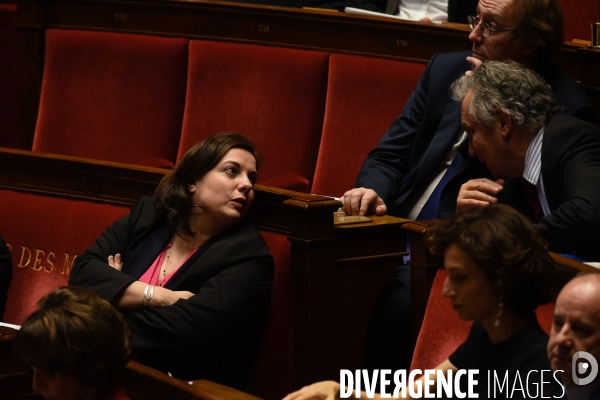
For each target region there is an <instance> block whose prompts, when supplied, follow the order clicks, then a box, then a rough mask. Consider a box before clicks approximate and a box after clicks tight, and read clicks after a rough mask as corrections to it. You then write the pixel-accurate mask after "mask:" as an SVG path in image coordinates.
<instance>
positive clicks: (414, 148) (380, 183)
mask: <svg viewBox="0 0 600 400" xmlns="http://www.w3.org/2000/svg"><path fill="white" fill-rule="evenodd" d="M469 24H470V26H471V28H472V32H471V33H470V34H469V39H470V40H471V42H472V43H473V49H472V51H469V52H457V53H440V54H436V55H434V56H433V57H432V58H431V60H430V61H429V63H428V65H427V67H426V69H425V71H424V72H423V75H422V76H421V80H420V81H419V83H418V84H417V87H416V89H415V91H414V92H413V94H412V95H411V97H410V99H409V100H408V102H407V103H406V105H405V107H404V110H403V111H402V114H401V115H400V116H399V117H398V118H397V119H396V120H395V121H394V122H393V123H392V125H391V126H390V128H389V129H388V131H387V132H386V133H385V134H384V135H383V137H382V138H381V140H380V142H379V144H378V146H377V147H376V148H375V149H373V150H372V151H371V152H370V153H369V155H368V156H367V159H366V160H365V161H364V163H363V166H362V168H361V171H360V172H359V174H358V177H357V179H356V182H355V188H354V189H351V190H348V191H347V192H346V193H344V195H343V196H342V202H343V210H344V211H345V212H346V213H347V214H349V215H366V214H372V213H375V214H377V215H383V214H386V213H387V214H391V215H395V216H398V217H403V218H409V219H431V218H442V217H444V216H447V215H449V214H451V213H454V211H455V209H456V199H457V196H458V192H459V189H460V186H461V185H462V184H463V183H465V182H467V181H468V180H470V179H475V178H490V179H491V175H490V173H489V171H487V170H486V168H485V166H484V165H482V164H481V163H479V161H478V160H477V159H476V158H471V157H469V155H468V152H467V147H466V145H467V141H466V139H467V135H466V134H465V132H464V130H463V129H461V118H460V114H461V110H460V104H458V103H456V102H454V101H452V99H451V97H450V93H449V87H450V85H451V84H452V82H454V81H455V80H456V79H457V78H459V77H460V76H462V75H463V74H465V73H468V72H469V71H470V70H471V69H472V68H473V67H476V66H478V65H479V64H481V63H482V62H484V61H486V60H495V61H504V60H508V59H510V60H514V61H517V62H519V63H521V64H524V65H525V66H527V67H528V68H531V69H534V70H535V71H537V72H538V73H539V74H540V75H541V76H542V77H543V78H544V79H545V80H546V82H548V83H549V84H550V86H551V88H552V92H553V93H554V96H555V97H556V99H557V101H558V103H559V105H561V106H562V107H563V108H564V110H565V112H566V113H568V114H571V115H574V116H577V117H579V118H581V119H584V120H587V121H590V122H593V123H597V117H596V113H595V110H594V108H593V106H592V104H591V102H590V100H589V99H588V98H587V96H586V95H585V93H584V92H583V91H582V89H581V88H580V87H579V85H577V84H576V83H575V82H574V81H573V79H571V78H570V77H569V76H568V75H567V74H566V73H565V71H563V70H562V69H560V68H559V67H558V66H557V65H556V64H554V63H552V62H551V61H550V60H549V56H550V55H551V54H552V52H553V51H555V50H556V49H557V48H558V47H559V46H561V44H562V43H563V41H564V38H563V25H564V17H563V12H562V8H561V5H560V0H521V1H517V0H480V2H479V4H478V6H477V15H475V16H472V17H470V18H469ZM509 187H510V185H505V186H504V190H503V192H504V193H505V194H506V195H510V190H509ZM521 190H522V189H521ZM507 192H509V193H507ZM495 194H497V193H495ZM409 308H410V272H409V269H408V266H406V265H399V266H398V267H397V268H396V271H395V272H394V275H393V277H392V279H391V280H390V282H389V283H388V285H387V286H386V288H385V289H384V292H383V293H382V295H381V297H380V299H379V300H378V302H377V304H376V306H375V308H374V311H373V315H372V318H371V325H370V328H369V332H368V335H367V345H366V354H365V367H366V368H372V369H375V368H390V369H400V368H408V366H409V363H410V358H411V356H412V354H411V353H410V350H409V349H410V346H409V342H410V338H409V329H408V320H409ZM398 360H403V361H398Z"/></svg>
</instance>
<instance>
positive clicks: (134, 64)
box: [33, 29, 188, 166]
mask: <svg viewBox="0 0 600 400" xmlns="http://www.w3.org/2000/svg"><path fill="white" fill-rule="evenodd" d="M187 53H188V40H187V39H183V38H163V37H155V36H143V35H129V34H119V33H106V32H92V31H89V32H88V31H86V32H84V31H69V30H56V29H49V30H47V32H46V58H45V62H44V77H43V81H42V92H41V100H40V110H39V115H38V121H37V127H36V132H35V137H34V142H33V150H34V151H42V152H48V153H58V154H66V155H71V156H78V157H86V158H95V159H102V160H108V161H116V162H123V163H129V164H136V163H140V162H141V161H143V160H151V163H152V165H153V166H155V165H157V164H156V160H155V159H157V158H158V159H166V160H168V162H169V163H172V162H174V161H175V158H176V155H177V147H178V145H179V136H180V134H181V124H182V118H183V107H184V102H185V88H186V76H187Z"/></svg>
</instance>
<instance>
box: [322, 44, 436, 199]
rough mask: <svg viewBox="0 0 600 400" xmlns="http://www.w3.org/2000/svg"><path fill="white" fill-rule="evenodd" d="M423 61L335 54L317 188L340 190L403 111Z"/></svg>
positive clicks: (331, 192)
mask: <svg viewBox="0 0 600 400" xmlns="http://www.w3.org/2000/svg"><path fill="white" fill-rule="evenodd" d="M424 69H425V66H424V65H420V64H414V63H405V62H400V61H390V60H381V59H376V58H367V57H357V56H348V55H343V54H332V55H331V58H330V61H329V82H328V88H327V105H326V109H325V122H324V125H323V136H322V137H321V147H320V150H319V158H318V160H317V167H316V171H315V177H314V182H313V186H312V190H311V191H312V193H317V194H322V195H328V196H341V195H342V194H343V193H344V192H345V191H346V190H348V189H351V188H353V187H354V180H355V178H356V175H357V174H358V171H359V170H360V166H361V165H362V162H363V160H364V159H365V158H366V156H367V154H368V153H369V151H371V149H373V148H374V147H375V146H376V145H377V143H378V142H379V139H380V138H381V136H382V135H383V134H384V132H385V131H386V130H387V129H388V127H389V126H390V124H391V123H392V121H394V119H395V118H396V117H398V115H400V112H401V111H402V108H403V107H404V104H405V103H406V100H407V99H408V98H409V96H410V94H411V93H412V92H413V90H414V89H415V86H416V85H417V82H418V80H419V78H420V76H421V73H422V72H423V70H424Z"/></svg>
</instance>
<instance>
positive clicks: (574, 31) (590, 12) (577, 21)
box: [561, 0, 599, 40]
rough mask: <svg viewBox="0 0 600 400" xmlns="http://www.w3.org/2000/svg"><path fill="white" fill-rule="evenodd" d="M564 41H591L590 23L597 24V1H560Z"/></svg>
mask: <svg viewBox="0 0 600 400" xmlns="http://www.w3.org/2000/svg"><path fill="white" fill-rule="evenodd" d="M561 3H562V6H563V11H564V13H565V40H573V39H581V40H592V23H594V22H598V18H599V16H598V0H577V1H574V0H562V1H561Z"/></svg>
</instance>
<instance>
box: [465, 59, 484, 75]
mask: <svg viewBox="0 0 600 400" xmlns="http://www.w3.org/2000/svg"><path fill="white" fill-rule="evenodd" d="M467 61H468V62H469V64H471V70H469V71H467V72H465V75H467V76H469V75H471V71H472V70H474V69H475V68H477V67H479V66H480V65H481V64H483V61H481V60H480V59H479V58H475V57H467Z"/></svg>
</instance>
